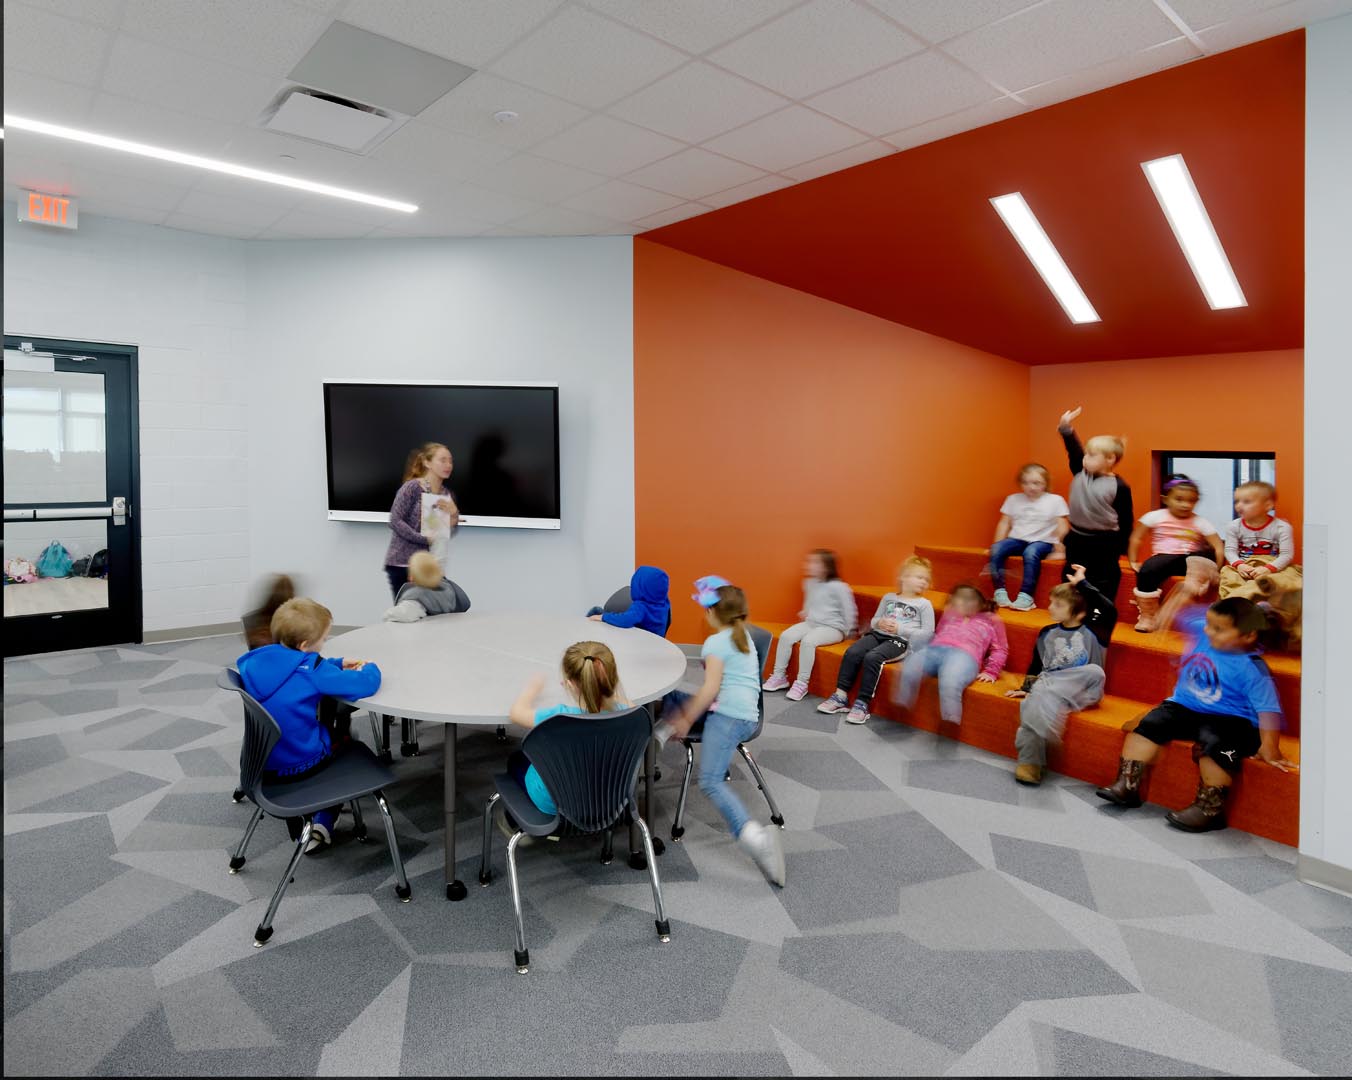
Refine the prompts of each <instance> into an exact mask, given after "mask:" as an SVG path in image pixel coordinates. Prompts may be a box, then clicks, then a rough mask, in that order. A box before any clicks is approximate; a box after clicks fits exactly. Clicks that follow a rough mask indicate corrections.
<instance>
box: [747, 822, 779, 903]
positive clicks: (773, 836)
mask: <svg viewBox="0 0 1352 1080" xmlns="http://www.w3.org/2000/svg"><path fill="white" fill-rule="evenodd" d="M737 843H739V844H741V845H742V847H744V848H746V850H747V852H748V853H749V854H750V855H751V858H752V859H754V860H755V862H756V865H757V866H759V867H760V871H761V873H762V874H764V875H765V877H766V879H767V880H769V881H772V882H774V883H775V884H776V885H778V886H780V887H781V888H782V887H783V885H784V847H783V845H782V844H781V843H780V841H779V830H777V829H772V828H769V827H767V826H765V825H762V824H760V822H758V821H748V822H747V823H746V824H745V825H744V826H743V827H742V835H741V836H739V837H737Z"/></svg>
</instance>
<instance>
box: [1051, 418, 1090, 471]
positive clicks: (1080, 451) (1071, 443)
mask: <svg viewBox="0 0 1352 1080" xmlns="http://www.w3.org/2000/svg"><path fill="white" fill-rule="evenodd" d="M1079 415H1080V407H1079V406H1078V405H1077V406H1076V407H1075V408H1073V409H1067V410H1066V411H1065V412H1063V413H1062V414H1061V420H1060V422H1059V423H1058V424H1057V425H1056V430H1057V431H1058V432H1060V433H1061V441H1062V442H1063V443H1065V445H1066V460H1068V461H1069V462H1070V471H1071V472H1072V473H1078V472H1079V471H1080V470H1081V469H1083V468H1084V447H1083V446H1082V445H1080V437H1079V436H1078V435H1076V434H1075V418H1076V417H1077V416H1079Z"/></svg>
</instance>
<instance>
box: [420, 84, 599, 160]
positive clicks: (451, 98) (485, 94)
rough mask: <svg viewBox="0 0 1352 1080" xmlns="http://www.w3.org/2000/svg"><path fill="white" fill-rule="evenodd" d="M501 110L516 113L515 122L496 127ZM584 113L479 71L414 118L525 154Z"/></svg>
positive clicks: (579, 108)
mask: <svg viewBox="0 0 1352 1080" xmlns="http://www.w3.org/2000/svg"><path fill="white" fill-rule="evenodd" d="M503 109H509V110H511V111H512V112H515V113H517V119H515V120H513V121H512V122H511V123H509V124H500V123H498V122H497V121H496V120H494V119H493V114H494V113H496V112H500V111H501V110H503ZM586 115H587V110H586V109H583V108H581V107H579V106H577V105H574V104H573V103H572V102H570V101H564V100H563V99H562V98H557V97H554V96H553V95H552V94H545V93H542V92H541V91H539V90H532V89H531V88H530V87H529V86H522V85H521V84H520V83H514V82H509V81H508V80H506V79H500V78H498V76H496V75H492V74H489V73H488V72H486V71H479V72H475V74H473V75H471V76H470V77H469V78H468V79H466V80H465V81H464V82H462V83H461V84H460V85H459V86H457V87H456V88H455V89H454V90H452V91H451V92H450V93H449V94H447V95H446V96H445V97H443V98H442V99H441V100H440V101H435V102H433V103H432V104H431V105H429V106H428V107H427V108H426V109H424V110H423V111H422V112H421V113H419V114H418V119H419V120H420V121H421V122H422V123H424V124H431V125H432V126H434V127H441V128H445V129H446V130H447V131H455V132H459V133H460V134H461V135H470V136H473V137H474V138H476V139H482V140H484V141H485V142H491V143H497V144H499V145H501V146H510V147H513V148H515V149H517V150H524V149H526V148H527V147H530V146H534V145H535V144H536V143H538V142H540V141H541V140H542V139H547V138H549V136H551V135H553V134H555V133H557V132H559V131H562V130H563V129H564V128H566V127H568V126H569V125H571V124H575V123H577V122H578V121H579V120H581V119H582V118H583V117H584V116H586Z"/></svg>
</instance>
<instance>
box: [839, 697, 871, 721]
mask: <svg viewBox="0 0 1352 1080" xmlns="http://www.w3.org/2000/svg"><path fill="white" fill-rule="evenodd" d="M845 723H847V724H867V723H868V706H867V705H865V704H864V703H863V702H862V701H856V702H855V703H854V704H853V705H852V706H850V715H849V716H847V717H845Z"/></svg>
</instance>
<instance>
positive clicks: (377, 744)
mask: <svg viewBox="0 0 1352 1080" xmlns="http://www.w3.org/2000/svg"><path fill="white" fill-rule="evenodd" d="M366 718H367V719H368V720H370V721H371V749H372V751H374V753H375V755H376V758H377V760H379V761H381V762H384V763H385V764H386V765H388V764H389V763H390V757H389V752H390V747H389V743H388V742H387V741H386V740H385V739H383V738H382V737H381V733H380V729H381V726H382V725H381V723H380V721H379V720H378V719H376V714H375V713H373V712H370V711H368V712H367V713H366ZM385 733H386V734H387V735H388V734H389V728H386V729H385Z"/></svg>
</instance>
